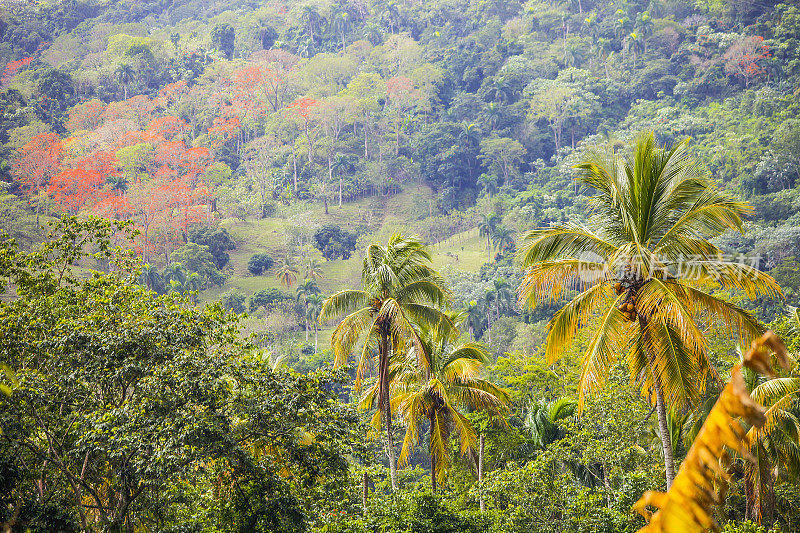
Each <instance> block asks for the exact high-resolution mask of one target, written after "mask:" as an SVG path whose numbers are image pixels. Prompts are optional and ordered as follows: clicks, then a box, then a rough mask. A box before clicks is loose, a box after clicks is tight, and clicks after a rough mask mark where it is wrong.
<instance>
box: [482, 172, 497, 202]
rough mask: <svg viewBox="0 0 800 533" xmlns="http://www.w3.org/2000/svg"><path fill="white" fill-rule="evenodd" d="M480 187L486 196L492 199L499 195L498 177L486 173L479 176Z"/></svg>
mask: <svg viewBox="0 0 800 533" xmlns="http://www.w3.org/2000/svg"><path fill="white" fill-rule="evenodd" d="M478 185H479V186H480V187H481V189H483V190H484V191H485V192H486V195H487V196H488V197H489V198H491V197H492V196H494V195H495V194H496V193H497V176H495V175H494V174H487V173H486V172H484V173H483V174H481V175H480V176H478Z"/></svg>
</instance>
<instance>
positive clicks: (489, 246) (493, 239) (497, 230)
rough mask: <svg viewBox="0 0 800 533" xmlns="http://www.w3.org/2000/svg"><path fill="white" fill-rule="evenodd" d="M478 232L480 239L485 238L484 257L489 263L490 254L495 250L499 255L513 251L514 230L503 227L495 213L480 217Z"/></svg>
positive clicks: (490, 259) (514, 244)
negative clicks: (485, 256)
mask: <svg viewBox="0 0 800 533" xmlns="http://www.w3.org/2000/svg"><path fill="white" fill-rule="evenodd" d="M478 231H479V234H480V236H481V237H486V255H487V260H488V262H489V263H491V262H492V252H493V251H494V250H495V249H497V250H498V251H499V252H500V253H505V252H513V251H514V249H515V246H516V243H515V241H514V230H512V229H510V228H506V227H505V226H503V224H502V220H501V218H500V216H498V215H497V214H496V213H491V214H489V215H481V221H480V222H479V223H478Z"/></svg>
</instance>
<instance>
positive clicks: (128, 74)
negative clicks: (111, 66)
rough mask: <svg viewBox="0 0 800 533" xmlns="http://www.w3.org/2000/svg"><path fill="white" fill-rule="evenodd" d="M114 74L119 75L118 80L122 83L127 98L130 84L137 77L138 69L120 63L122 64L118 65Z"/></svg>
mask: <svg viewBox="0 0 800 533" xmlns="http://www.w3.org/2000/svg"><path fill="white" fill-rule="evenodd" d="M114 74H115V75H116V76H117V80H118V81H119V82H120V83H121V84H122V90H123V93H124V99H125V100H127V99H128V84H129V83H130V82H132V81H133V80H134V78H135V77H136V71H135V70H134V69H133V67H132V66H130V65H129V64H127V63H120V65H119V66H117V69H116V70H115V71H114Z"/></svg>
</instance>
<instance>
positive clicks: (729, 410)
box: [634, 332, 788, 533]
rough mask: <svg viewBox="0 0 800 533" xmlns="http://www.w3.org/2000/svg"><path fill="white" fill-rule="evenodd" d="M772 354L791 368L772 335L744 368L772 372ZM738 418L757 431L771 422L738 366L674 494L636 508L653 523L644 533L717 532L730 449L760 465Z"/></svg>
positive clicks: (649, 496)
mask: <svg viewBox="0 0 800 533" xmlns="http://www.w3.org/2000/svg"><path fill="white" fill-rule="evenodd" d="M770 349H771V350H774V351H775V352H776V354H777V355H778V356H779V361H780V362H781V364H782V365H783V366H784V367H788V361H787V360H786V356H785V348H784V347H783V345H782V344H781V343H780V341H779V340H778V339H777V337H775V335H774V334H772V333H771V332H768V333H767V334H765V335H764V336H762V337H761V338H760V339H759V340H758V341H756V342H754V343H753V345H752V347H751V349H750V350H748V352H747V354H746V355H745V357H744V364H745V365H747V366H748V367H749V368H751V369H753V370H756V371H767V372H771V369H770V357H769V353H770ZM739 418H742V419H744V420H745V421H747V423H749V424H751V425H753V426H756V427H760V426H762V425H763V424H764V422H765V421H766V420H765V416H764V408H763V407H762V406H760V405H759V404H757V403H756V402H755V401H753V399H752V398H751V397H750V395H749V394H748V392H747V384H746V382H745V380H744V377H743V376H742V371H741V366H740V365H737V366H736V367H734V369H733V370H732V372H731V380H730V381H729V382H728V384H727V385H726V387H725V388H724V389H723V391H722V394H720V397H719V399H718V400H717V403H716V404H715V405H714V407H713V408H712V409H711V412H710V413H709V415H708V417H707V418H706V421H705V423H704V424H703V427H702V429H701V430H700V433H699V434H698V435H697V438H696V439H695V441H694V443H693V444H692V447H691V449H690V450H689V453H688V454H687V455H686V459H685V460H684V461H683V463H682V464H681V467H680V471H679V472H678V475H677V476H676V477H675V481H674V482H673V484H672V487H671V488H670V490H669V492H667V493H662V492H653V491H647V492H646V493H645V494H644V495H643V496H642V498H641V499H640V500H639V501H638V502H637V503H636V505H635V506H634V508H635V509H636V510H637V511H639V512H640V513H641V514H642V515H643V516H644V517H645V518H646V519H648V520H649V523H648V525H646V526H645V527H644V528H642V529H641V530H639V531H640V533H661V532H665V533H666V532H672V531H682V532H686V533H702V532H705V531H707V530H709V529H718V526H717V524H716V523H715V522H714V519H713V517H712V506H713V505H714V504H715V503H718V502H720V501H721V498H720V496H719V490H720V485H721V484H724V483H726V482H728V481H729V480H730V475H729V474H728V473H727V472H726V470H725V464H724V463H726V462H727V461H729V460H730V456H729V455H728V453H727V451H726V450H728V449H730V450H733V451H735V452H736V453H738V454H740V455H741V456H743V457H745V459H746V460H748V461H751V462H755V458H754V457H753V456H752V454H751V453H750V450H749V446H748V442H747V440H746V438H745V432H744V429H743V428H742V425H741V424H740V423H739ZM721 463H722V464H721ZM648 506H655V507H657V508H658V509H659V511H657V512H656V513H655V514H651V513H650V512H649V511H647V507H648Z"/></svg>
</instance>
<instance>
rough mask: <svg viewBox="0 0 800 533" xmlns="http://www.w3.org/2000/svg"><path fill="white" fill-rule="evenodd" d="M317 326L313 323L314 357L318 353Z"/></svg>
mask: <svg viewBox="0 0 800 533" xmlns="http://www.w3.org/2000/svg"><path fill="white" fill-rule="evenodd" d="M317 331H318V330H317V324H316V322H315V323H314V355H317V352H318V351H319V336H318V335H317Z"/></svg>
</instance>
